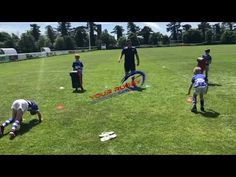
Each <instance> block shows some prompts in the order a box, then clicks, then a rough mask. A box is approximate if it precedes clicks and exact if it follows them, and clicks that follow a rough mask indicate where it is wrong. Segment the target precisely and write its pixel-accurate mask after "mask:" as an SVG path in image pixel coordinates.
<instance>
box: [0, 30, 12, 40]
mask: <svg viewBox="0 0 236 177" xmlns="http://www.w3.org/2000/svg"><path fill="white" fill-rule="evenodd" d="M10 38H11V36H10V34H8V33H6V32H0V42H4V41H7V40H9V39H10Z"/></svg>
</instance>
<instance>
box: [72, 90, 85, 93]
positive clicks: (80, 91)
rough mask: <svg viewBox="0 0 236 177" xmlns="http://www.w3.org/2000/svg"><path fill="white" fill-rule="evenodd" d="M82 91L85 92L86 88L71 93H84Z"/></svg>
mask: <svg viewBox="0 0 236 177" xmlns="http://www.w3.org/2000/svg"><path fill="white" fill-rule="evenodd" d="M84 92H86V90H83V91H82V90H74V91H73V92H72V93H84Z"/></svg>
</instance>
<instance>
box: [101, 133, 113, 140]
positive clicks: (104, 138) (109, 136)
mask: <svg viewBox="0 0 236 177" xmlns="http://www.w3.org/2000/svg"><path fill="white" fill-rule="evenodd" d="M116 137H117V135H116V134H112V135H107V136H104V137H102V138H101V141H107V140H110V139H113V138H116Z"/></svg>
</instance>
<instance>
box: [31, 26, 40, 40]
mask: <svg viewBox="0 0 236 177" xmlns="http://www.w3.org/2000/svg"><path fill="white" fill-rule="evenodd" d="M30 27H31V30H30V33H31V35H32V36H33V37H34V39H35V41H38V40H39V36H40V32H41V31H40V30H39V28H40V26H38V25H37V24H30Z"/></svg>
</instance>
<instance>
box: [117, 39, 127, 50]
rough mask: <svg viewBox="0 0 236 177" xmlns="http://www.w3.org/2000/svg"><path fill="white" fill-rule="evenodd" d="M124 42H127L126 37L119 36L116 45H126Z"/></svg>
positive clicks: (120, 46) (121, 46)
mask: <svg viewBox="0 0 236 177" xmlns="http://www.w3.org/2000/svg"><path fill="white" fill-rule="evenodd" d="M126 43H127V40H126V37H124V36H122V37H120V38H119V39H118V40H117V46H118V47H119V48H123V47H125V46H126Z"/></svg>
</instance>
